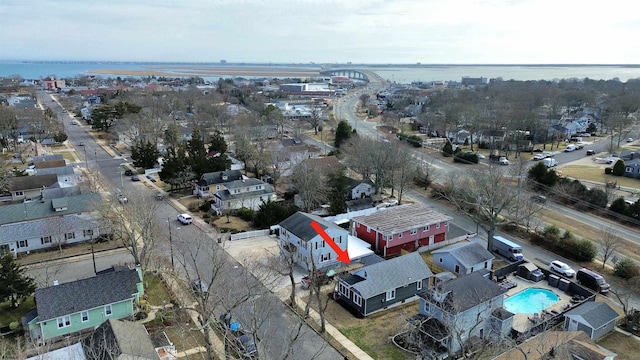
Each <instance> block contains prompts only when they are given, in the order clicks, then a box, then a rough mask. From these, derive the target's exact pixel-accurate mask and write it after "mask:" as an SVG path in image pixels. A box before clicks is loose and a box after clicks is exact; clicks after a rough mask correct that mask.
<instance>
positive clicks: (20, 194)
mask: <svg viewBox="0 0 640 360" xmlns="http://www.w3.org/2000/svg"><path fill="white" fill-rule="evenodd" d="M15 194H16V196H23V195H24V192H22V191H16V192H15Z"/></svg>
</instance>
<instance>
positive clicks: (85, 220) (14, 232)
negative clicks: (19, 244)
mask: <svg viewBox="0 0 640 360" xmlns="http://www.w3.org/2000/svg"><path fill="white" fill-rule="evenodd" d="M95 227H97V222H96V221H95V220H93V219H92V218H91V216H89V215H75V214H73V215H68V216H62V217H59V216H54V217H50V218H46V219H37V220H33V221H21V222H17V223H12V224H6V225H2V226H0V244H6V243H9V242H12V241H18V240H24V239H37V238H40V237H43V236H51V235H53V234H59V236H64V234H65V233H68V232H72V231H73V232H75V231H81V230H88V229H93V228H95ZM52 240H53V241H52V244H55V243H57V242H58V241H59V240H60V239H56V238H53V239H52ZM62 240H64V238H62Z"/></svg>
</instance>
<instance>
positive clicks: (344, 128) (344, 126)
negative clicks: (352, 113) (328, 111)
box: [335, 120, 351, 148]
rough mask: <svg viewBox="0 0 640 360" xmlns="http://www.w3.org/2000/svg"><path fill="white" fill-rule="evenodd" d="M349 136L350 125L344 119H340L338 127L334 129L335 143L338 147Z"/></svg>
mask: <svg viewBox="0 0 640 360" xmlns="http://www.w3.org/2000/svg"><path fill="white" fill-rule="evenodd" d="M350 137H351V125H349V123H347V122H346V121H344V120H340V122H339V123H338V128H337V129H336V139H335V145H336V147H337V148H339V147H340V145H342V144H343V143H344V142H345V141H347V140H348V139H349V138H350Z"/></svg>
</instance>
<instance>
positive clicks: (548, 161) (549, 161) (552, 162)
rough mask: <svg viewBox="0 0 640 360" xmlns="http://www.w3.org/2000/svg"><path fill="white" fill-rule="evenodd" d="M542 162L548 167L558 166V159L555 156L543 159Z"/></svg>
mask: <svg viewBox="0 0 640 360" xmlns="http://www.w3.org/2000/svg"><path fill="white" fill-rule="evenodd" d="M542 163H543V164H544V165H545V166H546V167H548V168H550V167H554V166H558V160H556V159H554V158H548V159H544V160H542Z"/></svg>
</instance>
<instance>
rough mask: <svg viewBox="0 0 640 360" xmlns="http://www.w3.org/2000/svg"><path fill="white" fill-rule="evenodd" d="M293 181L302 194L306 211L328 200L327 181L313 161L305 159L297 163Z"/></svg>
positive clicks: (299, 193)
mask: <svg viewBox="0 0 640 360" xmlns="http://www.w3.org/2000/svg"><path fill="white" fill-rule="evenodd" d="M291 183H292V185H293V187H294V188H295V189H296V190H297V191H298V195H300V200H301V201H302V208H303V209H304V211H305V212H311V210H314V209H316V208H317V207H318V206H320V205H322V204H324V203H325V202H326V200H327V194H328V189H327V182H326V181H325V176H324V174H323V173H322V171H321V170H320V169H319V168H318V167H317V166H315V165H314V164H313V163H309V162H306V161H305V162H302V163H300V164H298V165H296V167H295V168H294V171H293V175H292V176H291Z"/></svg>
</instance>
